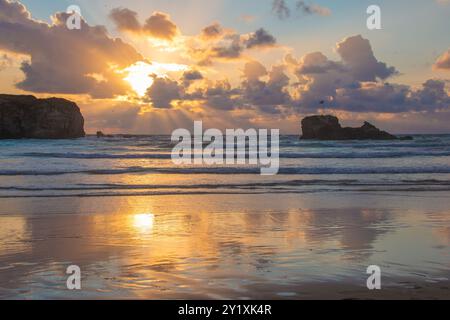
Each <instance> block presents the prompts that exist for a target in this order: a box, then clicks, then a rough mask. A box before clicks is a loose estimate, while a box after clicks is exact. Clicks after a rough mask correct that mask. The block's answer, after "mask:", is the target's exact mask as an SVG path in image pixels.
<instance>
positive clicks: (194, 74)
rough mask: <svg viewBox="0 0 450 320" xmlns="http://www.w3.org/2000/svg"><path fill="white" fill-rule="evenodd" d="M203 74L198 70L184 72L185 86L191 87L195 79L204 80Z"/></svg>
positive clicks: (183, 80) (183, 81)
mask: <svg viewBox="0 0 450 320" xmlns="http://www.w3.org/2000/svg"><path fill="white" fill-rule="evenodd" d="M202 79H203V75H202V73H201V72H200V71H198V70H188V71H185V72H184V73H183V77H182V83H183V86H184V87H189V86H190V85H191V84H192V83H193V82H194V81H197V80H202Z"/></svg>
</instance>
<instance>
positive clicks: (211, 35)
mask: <svg viewBox="0 0 450 320" xmlns="http://www.w3.org/2000/svg"><path fill="white" fill-rule="evenodd" d="M201 35H202V37H203V38H205V39H217V38H219V37H221V36H222V35H223V29H222V26H221V25H220V24H219V23H213V24H212V25H209V26H207V27H205V28H203V30H202V34H201Z"/></svg>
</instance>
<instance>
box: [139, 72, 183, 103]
mask: <svg viewBox="0 0 450 320" xmlns="http://www.w3.org/2000/svg"><path fill="white" fill-rule="evenodd" d="M181 94H182V88H181V86H180V85H179V84H178V82H176V81H174V80H171V79H166V78H155V79H154V82H153V85H152V86H151V87H150V88H148V90H147V99H148V101H149V102H151V103H152V105H153V107H154V108H157V109H169V108H172V107H173V106H172V102H173V101H174V100H179V99H180V98H181Z"/></svg>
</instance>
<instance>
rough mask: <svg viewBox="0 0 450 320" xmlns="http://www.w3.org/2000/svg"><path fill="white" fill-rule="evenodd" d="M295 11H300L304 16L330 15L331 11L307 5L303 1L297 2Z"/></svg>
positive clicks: (314, 5)
mask: <svg viewBox="0 0 450 320" xmlns="http://www.w3.org/2000/svg"><path fill="white" fill-rule="evenodd" d="M296 7H297V10H300V11H301V12H303V13H304V14H317V15H320V16H329V15H331V10H330V9H328V8H325V7H321V6H319V5H316V4H307V3H305V1H297V4H296Z"/></svg>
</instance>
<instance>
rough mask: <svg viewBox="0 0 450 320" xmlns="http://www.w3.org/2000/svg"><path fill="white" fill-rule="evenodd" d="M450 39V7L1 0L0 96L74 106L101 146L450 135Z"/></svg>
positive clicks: (430, 0) (399, 2)
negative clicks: (332, 125) (347, 131)
mask: <svg viewBox="0 0 450 320" xmlns="http://www.w3.org/2000/svg"><path fill="white" fill-rule="evenodd" d="M373 4H376V5H378V6H379V7H380V9H381V26H382V28H381V29H380V30H369V29H368V28H367V25H366V20H367V18H368V16H369V15H368V14H367V12H366V10H367V8H368V6H369V5H373ZM71 5H77V6H78V7H79V8H80V10H81V16H82V20H81V25H80V29H73V30H70V29H69V28H67V25H66V22H67V20H68V19H71V18H72V16H71V15H70V14H67V13H66V10H67V8H68V7H69V6H71ZM448 30H450V0H389V1H382V0H378V1H373V0H371V1H365V0H311V1H299V0H258V1H250V0H239V1H237V0H210V1H204V0H184V1H179V0H170V1H167V0H152V1H142V0H141V1H139V0H128V1H123V0H108V1H106V0H96V1H88V0H78V1H75V0H70V1H65V0H61V1H52V0H41V1H33V0H22V1H20V2H19V1H12V0H0V75H1V77H0V93H10V94H33V95H35V96H38V97H43V98H44V97H50V96H60V97H64V98H67V99H70V100H72V101H75V102H76V103H77V104H78V105H79V106H80V108H81V110H82V112H83V115H84V117H85V120H86V130H87V132H89V133H92V132H96V131H98V130H102V131H104V132H107V133H145V134H170V133H171V132H172V131H173V130H175V129H177V128H188V129H189V128H192V126H193V122H194V121H195V120H203V122H204V126H205V127H211V128H219V129H225V128H278V129H280V130H281V132H282V133H289V134H299V133H300V121H301V119H302V118H303V117H304V116H307V115H311V114H333V115H336V116H338V117H339V118H340V119H341V122H342V123H343V124H344V125H354V126H357V125H361V123H362V122H363V121H366V120H367V121H370V122H372V123H374V124H375V125H377V126H379V127H381V128H382V129H385V130H389V131H392V132H393V133H450V124H449V123H450V122H449V120H450V96H449V92H450V38H449V37H448Z"/></svg>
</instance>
